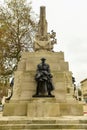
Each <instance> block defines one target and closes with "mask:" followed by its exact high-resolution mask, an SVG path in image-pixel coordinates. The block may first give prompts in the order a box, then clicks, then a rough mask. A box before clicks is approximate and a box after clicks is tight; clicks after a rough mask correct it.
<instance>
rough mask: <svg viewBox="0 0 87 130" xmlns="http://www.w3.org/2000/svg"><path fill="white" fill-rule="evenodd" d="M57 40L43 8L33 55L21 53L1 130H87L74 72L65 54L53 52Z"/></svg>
mask: <svg viewBox="0 0 87 130" xmlns="http://www.w3.org/2000/svg"><path fill="white" fill-rule="evenodd" d="M55 36H56V33H55V32H54V31H52V32H51V33H48V32H47V21H46V12H45V7H44V6H41V7H40V20H39V22H38V31H37V33H36V36H35V39H34V46H33V49H34V52H23V53H22V57H21V60H20V62H19V63H18V69H17V71H16V72H15V79H14V89H13V96H12V98H11V100H10V101H9V103H5V106H4V110H3V116H2V118H1V119H0V130H31V129H32V130H35V129H37V130H41V129H43V130H50V129H52V130H54V129H56V130H58V129H59V130H67V129H69V130H75V129H78V130H82V129H83V130H86V129H87V125H86V122H87V120H86V117H84V116H83V106H82V104H81V103H79V102H78V101H76V100H75V99H74V98H73V97H72V72H71V71H69V65H68V62H66V61H65V60H64V52H62V51H60V52H54V51H53V45H54V44H55V43H56V38H55ZM67 89H68V90H69V92H67ZM84 118H85V119H84Z"/></svg>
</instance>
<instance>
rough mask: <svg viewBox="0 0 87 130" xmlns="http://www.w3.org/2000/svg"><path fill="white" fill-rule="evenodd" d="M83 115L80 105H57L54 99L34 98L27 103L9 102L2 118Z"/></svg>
mask: <svg viewBox="0 0 87 130" xmlns="http://www.w3.org/2000/svg"><path fill="white" fill-rule="evenodd" d="M70 115H74V116H81V115H83V106H82V104H77V103H74V104H72V103H58V102H57V101H56V99H55V98H34V99H32V100H31V101H27V102H24V101H22V102H18V103H17V102H15V103H14V102H10V103H6V104H5V106H4V111H3V116H27V117H58V116H70Z"/></svg>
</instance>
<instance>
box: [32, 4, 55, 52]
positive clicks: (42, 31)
mask: <svg viewBox="0 0 87 130" xmlns="http://www.w3.org/2000/svg"><path fill="white" fill-rule="evenodd" d="M45 9H46V7H45V6H41V7H40V20H39V22H38V31H37V33H36V36H35V41H34V50H35V51H41V50H46V51H52V50H53V45H54V44H55V43H57V40H56V39H55V37H56V33H55V32H54V31H53V30H52V31H51V33H48V32H47V21H46V10H45Z"/></svg>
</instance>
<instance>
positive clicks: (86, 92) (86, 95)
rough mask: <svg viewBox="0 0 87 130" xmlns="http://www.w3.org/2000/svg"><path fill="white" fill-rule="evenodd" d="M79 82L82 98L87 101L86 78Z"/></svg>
mask: <svg viewBox="0 0 87 130" xmlns="http://www.w3.org/2000/svg"><path fill="white" fill-rule="evenodd" d="M80 83H81V90H82V95H83V99H84V100H85V102H86V103H87V78H86V79H84V80H82V81H81V82H80Z"/></svg>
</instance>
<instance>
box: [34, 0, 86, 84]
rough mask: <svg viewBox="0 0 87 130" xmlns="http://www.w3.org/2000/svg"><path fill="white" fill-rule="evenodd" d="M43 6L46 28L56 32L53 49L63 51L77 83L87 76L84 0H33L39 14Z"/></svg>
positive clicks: (35, 9)
mask: <svg viewBox="0 0 87 130" xmlns="http://www.w3.org/2000/svg"><path fill="white" fill-rule="evenodd" d="M41 5H45V6H46V19H47V21H48V32H50V31H51V30H52V29H53V30H54V31H55V32H56V34H57V45H56V46H55V48H54V49H55V51H63V52H64V54H65V61H68V62H69V70H70V71H72V73H73V76H74V77H75V78H76V83H77V85H78V84H79V82H80V81H82V80H83V79H85V78H87V0H32V6H33V10H34V11H35V12H36V13H37V14H39V8H40V6H41Z"/></svg>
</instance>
